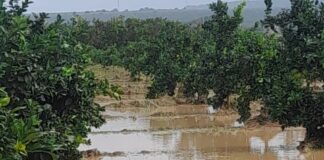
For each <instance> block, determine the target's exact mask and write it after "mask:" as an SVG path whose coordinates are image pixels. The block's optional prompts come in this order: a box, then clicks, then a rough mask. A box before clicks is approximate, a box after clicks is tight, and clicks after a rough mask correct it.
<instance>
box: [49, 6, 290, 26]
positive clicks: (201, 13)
mask: <svg viewBox="0 0 324 160" xmlns="http://www.w3.org/2000/svg"><path fill="white" fill-rule="evenodd" d="M240 2H241V1H234V2H229V3H228V5H229V8H230V10H232V9H234V8H235V7H236V6H237V5H238V4H239V3H240ZM289 7H290V2H289V0H273V13H274V14H276V13H278V12H279V11H281V10H282V9H284V8H289ZM264 10H265V5H264V0H250V1H248V3H247V6H246V8H245V10H244V13H243V15H244V19H245V20H244V23H243V25H244V26H253V25H254V23H255V22H257V21H259V20H261V19H263V18H264ZM231 12H232V11H231ZM59 14H61V16H62V17H63V19H65V20H69V19H71V18H72V17H73V16H76V15H79V16H82V17H84V18H85V19H87V20H90V21H91V20H93V19H100V20H109V19H111V18H113V17H118V16H124V17H125V18H140V19H147V18H156V17H163V18H166V19H169V20H175V21H180V22H183V23H190V22H193V21H195V22H197V21H199V20H203V19H204V18H205V17H208V16H210V15H212V12H211V11H210V10H209V7H208V4H205V5H199V6H187V7H185V8H183V9H152V8H143V9H140V10H137V11H118V10H117V9H115V10H112V11H106V10H100V11H87V12H68V13H59ZM57 15H58V13H51V14H50V19H49V21H54V20H55V18H56V16H57Z"/></svg>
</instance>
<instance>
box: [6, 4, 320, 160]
mask: <svg viewBox="0 0 324 160" xmlns="http://www.w3.org/2000/svg"><path fill="white" fill-rule="evenodd" d="M21 2H22V3H21ZM265 3H266V6H267V8H266V10H265V12H266V14H267V16H266V17H265V19H264V20H263V21H262V26H263V28H262V29H261V30H262V31H264V32H260V28H258V27H257V26H256V27H255V28H251V29H243V28H241V27H240V25H241V23H242V20H243V17H242V15H241V13H242V10H243V9H244V6H245V3H242V4H241V5H239V6H238V7H237V8H236V9H235V10H234V12H233V14H229V11H228V6H227V4H226V3H223V2H222V1H218V2H217V3H213V4H211V5H210V8H211V10H212V11H213V12H214V15H213V16H212V17H211V18H210V20H208V21H206V22H205V23H204V24H201V25H198V26H195V27H193V26H189V25H185V24H181V23H179V22H172V21H168V20H165V19H161V18H157V19H147V20H138V19H126V20H125V19H123V18H116V19H113V20H111V21H107V22H102V21H98V20H95V21H93V22H87V21H85V20H83V19H82V18H80V17H76V18H74V19H73V20H72V21H71V22H70V23H64V21H63V20H62V19H61V18H60V17H58V18H57V20H56V22H54V23H51V24H46V23H45V22H46V18H47V15H46V14H40V15H35V16H34V18H28V17H26V16H24V15H23V13H24V12H25V11H26V9H27V7H28V5H29V4H30V2H29V1H28V0H23V1H16V0H9V7H8V8H6V7H4V6H5V2H4V1H3V0H0V43H1V46H2V47H1V49H0V87H2V88H0V159H10V160H11V159H50V158H51V159H55V158H58V159H63V160H64V159H78V158H79V156H80V155H79V152H78V151H77V147H78V146H79V145H80V144H81V143H86V141H85V140H84V138H85V137H86V136H87V133H88V132H90V128H91V127H99V126H100V125H101V124H103V122H104V120H103V118H102V117H101V116H100V112H101V111H103V108H101V107H100V106H99V105H97V104H96V103H94V101H93V99H94V97H95V96H96V94H98V93H102V94H108V95H111V96H115V98H119V97H118V94H117V93H116V92H119V91H118V89H117V88H116V87H115V86H112V85H110V84H109V83H108V82H107V81H98V80H96V79H95V77H94V74H93V73H91V72H89V71H86V67H87V66H88V65H91V64H93V63H100V64H103V65H104V66H110V65H117V66H122V67H124V68H126V69H127V70H129V71H130V72H131V74H132V77H133V78H134V79H138V78H140V77H139V75H140V74H141V73H142V74H145V75H147V76H150V77H151V78H152V81H153V82H152V85H151V86H150V87H149V92H148V94H147V97H148V98H156V97H159V96H162V95H165V94H168V95H170V96H172V95H174V92H175V89H176V87H177V86H178V85H179V84H182V85H183V86H184V90H183V93H184V95H185V96H186V97H188V98H192V97H194V96H195V95H196V94H198V95H199V97H203V96H205V95H208V92H209V91H211V90H212V91H213V92H214V93H215V95H214V96H213V97H211V98H210V99H209V100H208V103H210V104H212V105H213V106H214V107H215V108H218V107H221V106H223V104H224V102H225V99H226V97H228V96H230V95H232V94H236V95H238V98H237V103H236V105H235V108H236V109H237V111H238V112H239V113H240V115H241V118H240V120H241V121H245V120H247V119H248V118H250V115H251V113H250V107H249V104H250V102H252V101H256V100H259V101H262V102H263V104H264V105H263V108H262V113H263V114H262V115H263V116H265V117H266V118H267V119H268V120H270V121H276V122H279V123H280V124H281V125H282V126H283V128H284V127H289V126H303V127H305V128H306V130H307V135H306V141H307V142H310V143H312V144H314V145H315V146H316V147H321V146H322V145H323V144H324V142H323V139H322V137H324V126H323V122H324V117H323V115H324V92H323V91H321V89H323V88H319V89H314V87H313V83H314V82H323V79H324V52H323V51H324V48H323V46H324V28H323V27H324V18H323V17H324V4H323V3H319V2H318V1H315V0H304V1H299V0H291V4H292V5H291V9H289V10H284V11H282V12H281V13H279V14H278V15H275V16H272V15H271V5H272V2H271V0H265ZM197 100H198V101H200V98H198V99H197Z"/></svg>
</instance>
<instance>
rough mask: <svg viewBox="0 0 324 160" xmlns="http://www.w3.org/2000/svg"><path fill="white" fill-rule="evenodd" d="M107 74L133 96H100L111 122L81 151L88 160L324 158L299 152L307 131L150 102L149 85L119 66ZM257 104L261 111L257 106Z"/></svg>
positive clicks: (225, 113) (200, 108)
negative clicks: (247, 123) (133, 79)
mask: <svg viewBox="0 0 324 160" xmlns="http://www.w3.org/2000/svg"><path fill="white" fill-rule="evenodd" d="M102 72H103V71H101V72H100V75H101V76H102V77H106V78H107V77H108V78H110V81H112V82H114V83H115V84H118V85H120V86H121V87H122V88H123V89H124V90H125V91H127V92H128V93H130V94H128V95H123V97H122V100H121V101H116V100H113V99H111V98H109V97H97V99H96V101H97V102H98V103H99V104H101V105H102V106H105V108H106V111H105V112H104V113H103V116H104V118H105V119H106V121H107V122H106V123H105V124H104V125H103V126H102V127H101V128H98V129H93V130H92V133H91V134H90V135H89V139H90V140H91V142H92V144H91V145H83V146H81V147H80V148H79V149H80V150H81V151H88V152H85V158H84V159H86V160H99V159H103V160H129V159H130V160H137V159H138V160H144V159H145V160H151V159H152V160H187V159H189V160H190V159H192V160H214V159H217V160H323V159H324V151H323V150H320V151H308V152H307V153H303V152H300V151H299V150H297V149H296V147H297V146H298V145H299V143H300V141H303V139H304V135H305V130H304V129H303V128H288V129H286V130H285V131H282V130H281V128H280V127H279V126H278V125H276V124H269V125H266V126H259V125H251V124H250V125H249V127H246V126H244V124H240V123H238V122H236V119H237V118H238V115H237V114H236V113H235V112H234V111H231V110H221V111H214V112H211V109H210V108H208V106H207V105H192V104H183V103H181V104H178V103H177V100H176V99H175V98H174V97H162V98H159V99H156V100H146V99H145V93H146V87H147V86H148V85H149V82H146V81H144V82H131V81H130V79H129V78H128V76H129V75H128V73H127V72H126V71H123V70H121V69H118V68H114V69H108V70H105V71H104V73H102ZM117 75H118V77H117ZM252 105H254V106H255V107H254V109H255V110H257V109H256V108H258V104H257V103H255V104H252ZM255 115H257V114H256V113H255ZM250 123H252V122H250ZM252 124H253V123H252ZM251 126H253V127H251Z"/></svg>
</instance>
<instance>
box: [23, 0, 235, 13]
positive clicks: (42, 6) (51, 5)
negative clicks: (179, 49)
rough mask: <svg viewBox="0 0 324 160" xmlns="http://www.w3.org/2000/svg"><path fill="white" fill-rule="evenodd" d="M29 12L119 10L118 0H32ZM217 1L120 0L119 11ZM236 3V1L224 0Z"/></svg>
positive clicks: (178, 6) (166, 7) (167, 7)
mask: <svg viewBox="0 0 324 160" xmlns="http://www.w3.org/2000/svg"><path fill="white" fill-rule="evenodd" d="M32 1H33V2H34V3H33V4H32V5H31V6H30V8H29V10H28V12H48V13H51V12H74V11H94V10H100V9H106V10H112V9H114V8H118V0H32ZM215 1H217V0H119V8H118V9H119V10H120V11H122V10H125V9H128V10H138V9H140V8H145V7H149V8H155V9H169V8H183V7H185V6H188V5H199V4H209V3H211V2H215ZM224 1H235V0H224Z"/></svg>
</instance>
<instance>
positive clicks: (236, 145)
mask: <svg viewBox="0 0 324 160" xmlns="http://www.w3.org/2000/svg"><path fill="white" fill-rule="evenodd" d="M119 115H121V116H123V118H117V119H111V120H110V122H108V123H107V124H106V125H104V126H103V127H102V128H100V129H98V130H95V132H94V133H92V134H90V135H89V138H90V139H91V140H92V145H90V146H81V147H80V150H89V149H95V148H96V149H98V150H99V151H101V152H103V153H105V152H106V153H113V152H123V153H125V155H124V156H117V157H109V156H107V157H103V159H113V160H124V159H131V160H133V159H135V160H136V159H141V160H142V159H152V160H169V159H171V160H173V159H175V160H188V159H189V160H190V159H193V160H209V159H210V160H214V159H218V160H225V159H226V160H322V159H323V156H324V152H323V151H319V152H312V153H308V154H306V155H304V154H302V153H300V152H299V151H298V150H297V149H296V147H297V146H298V145H299V141H302V140H303V138H304V133H305V131H304V130H303V129H300V128H293V129H288V130H286V131H281V129H280V128H274V127H272V128H263V129H255V130H246V129H243V128H232V127H230V126H231V125H232V124H233V123H234V121H235V118H232V120H230V119H231V118H225V117H221V118H220V117H217V116H214V117H213V116H210V115H204V116H202V115H196V116H174V117H164V118H163V117H160V118H156V117H155V118H152V117H139V118H138V117H137V118H136V119H134V118H132V117H131V116H129V115H127V114H126V115H125V114H119ZM222 120H224V122H222ZM221 122H222V123H221ZM227 124H230V125H229V126H227ZM217 126H222V127H217ZM125 130H126V131H125ZM131 130H139V132H131ZM144 130H146V131H145V132H144ZM128 131H129V132H128ZM320 158H322V159H320Z"/></svg>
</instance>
